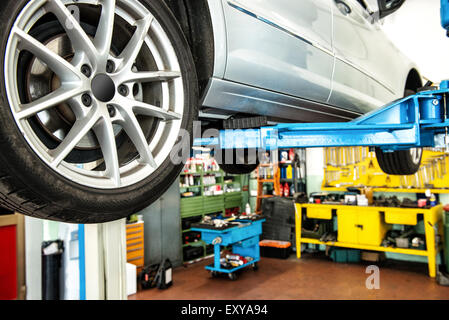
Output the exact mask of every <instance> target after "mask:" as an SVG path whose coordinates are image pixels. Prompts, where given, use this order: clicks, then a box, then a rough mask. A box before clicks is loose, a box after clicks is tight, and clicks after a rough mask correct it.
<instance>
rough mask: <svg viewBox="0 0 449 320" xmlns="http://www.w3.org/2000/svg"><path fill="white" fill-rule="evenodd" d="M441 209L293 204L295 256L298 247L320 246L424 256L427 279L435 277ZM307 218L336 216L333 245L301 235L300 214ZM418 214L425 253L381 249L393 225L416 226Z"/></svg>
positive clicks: (329, 218) (415, 250)
mask: <svg viewBox="0 0 449 320" xmlns="http://www.w3.org/2000/svg"><path fill="white" fill-rule="evenodd" d="M442 213H443V207H442V206H436V207H433V208H431V209H418V208H416V209H415V208H413V209H408V208H383V207H357V206H345V205H326V204H296V253H297V256H298V259H299V258H301V244H302V243H311V244H322V245H327V246H336V247H344V248H353V249H361V250H371V251H383V252H395V253H403V254H410V255H418V256H426V257H427V259H428V266H429V276H430V277H435V275H436V255H437V253H438V252H439V251H440V248H439V247H438V248H437V246H438V244H437V243H435V235H436V232H435V229H434V226H438V227H439V228H438V230H440V232H441V234H442V227H441V221H442V216H443V214H442ZM303 214H305V215H306V217H307V218H313V219H323V220H331V219H332V218H333V215H334V214H335V215H336V216H337V225H338V237H337V241H336V242H322V241H319V240H318V239H311V238H303V237H302V235H301V230H302V228H301V225H302V215H303ZM418 214H422V215H423V219H424V226H425V236H426V250H419V249H408V248H407V249H404V248H395V247H383V246H381V244H382V241H383V239H384V238H385V234H386V232H387V231H388V230H389V229H391V227H392V225H393V224H403V225H416V224H417V223H418Z"/></svg>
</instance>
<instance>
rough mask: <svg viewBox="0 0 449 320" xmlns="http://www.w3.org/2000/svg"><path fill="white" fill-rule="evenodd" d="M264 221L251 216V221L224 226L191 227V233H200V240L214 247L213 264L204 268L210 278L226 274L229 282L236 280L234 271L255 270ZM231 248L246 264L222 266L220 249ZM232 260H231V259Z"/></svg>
mask: <svg viewBox="0 0 449 320" xmlns="http://www.w3.org/2000/svg"><path fill="white" fill-rule="evenodd" d="M264 221H265V219H264V218H263V217H261V216H253V218H252V219H235V220H233V221H231V222H228V223H226V224H224V225H220V226H217V225H216V224H214V223H212V224H210V223H209V224H206V223H198V224H195V225H193V226H192V229H191V230H192V231H197V232H201V239H202V240H203V241H204V242H206V243H207V244H213V245H214V263H213V264H212V265H209V266H206V269H207V270H210V271H211V272H212V276H217V275H218V274H220V273H223V274H227V275H228V277H229V278H230V279H231V280H236V279H237V274H236V273H235V272H236V271H238V270H240V269H243V268H245V267H248V266H252V267H253V269H254V270H257V268H258V266H257V262H259V261H260V248H259V240H260V239H259V237H260V235H261V234H262V223H263V222H264ZM227 246H231V247H232V254H234V255H239V256H241V257H244V258H245V259H246V260H247V261H246V263H243V264H239V265H238V266H232V265H231V266H227V265H225V266H223V265H222V260H221V247H227ZM228 260H229V259H228ZM231 260H232V259H231Z"/></svg>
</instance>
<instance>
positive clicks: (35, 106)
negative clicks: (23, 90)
mask: <svg viewBox="0 0 449 320" xmlns="http://www.w3.org/2000/svg"><path fill="white" fill-rule="evenodd" d="M81 93H82V89H81V88H80V87H78V86H77V87H75V88H70V87H69V86H62V87H60V88H59V89H57V90H56V91H53V92H51V93H49V94H48V95H46V96H44V97H42V98H39V99H37V100H35V101H33V102H30V103H27V104H23V105H21V106H20V111H19V112H17V113H16V117H17V119H19V120H23V119H27V118H29V117H31V116H34V115H35V114H37V113H39V112H41V111H44V110H47V109H49V108H51V107H54V106H56V105H58V104H61V103H63V102H66V101H68V100H70V99H71V98H73V97H75V96H77V95H79V94H81Z"/></svg>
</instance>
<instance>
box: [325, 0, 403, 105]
mask: <svg viewBox="0 0 449 320" xmlns="http://www.w3.org/2000/svg"><path fill="white" fill-rule="evenodd" d="M331 2H332V5H333V30H334V32H333V46H334V53H335V70H334V76H333V90H332V94H331V97H330V99H329V103H330V104H333V105H339V106H345V105H346V106H348V107H349V108H351V109H353V110H356V111H359V112H362V113H365V112H368V111H371V110H372V109H374V108H377V107H379V106H381V105H383V104H385V103H387V102H388V101H392V100H394V99H396V98H399V97H401V96H402V94H403V91H404V88H399V87H398V83H399V81H396V80H397V79H396V78H397V76H395V69H396V68H397V66H398V65H401V63H399V62H398V60H399V59H400V53H399V51H398V50H397V49H396V47H395V46H394V45H393V44H392V43H391V42H390V40H389V39H388V38H387V37H386V35H385V34H384V33H383V31H382V30H381V27H380V25H379V23H378V22H376V21H375V20H374V19H373V18H372V17H371V15H370V13H369V11H368V9H367V7H366V6H365V5H366V3H365V2H364V1H362V0H331ZM401 91H402V92H401Z"/></svg>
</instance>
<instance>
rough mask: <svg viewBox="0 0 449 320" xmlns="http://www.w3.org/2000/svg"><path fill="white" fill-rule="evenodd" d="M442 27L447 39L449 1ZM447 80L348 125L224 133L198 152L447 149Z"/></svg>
mask: <svg viewBox="0 0 449 320" xmlns="http://www.w3.org/2000/svg"><path fill="white" fill-rule="evenodd" d="M441 24H442V26H443V28H444V29H446V30H447V32H448V33H449V0H441ZM448 93H449V80H445V81H443V82H441V84H440V87H439V89H438V90H429V91H423V92H419V93H417V94H415V95H412V96H409V97H406V98H403V99H400V100H398V101H395V102H392V103H390V104H388V105H386V106H385V107H382V108H380V109H378V110H375V111H373V112H371V113H368V114H366V115H363V116H361V117H359V118H357V119H355V120H353V121H351V122H345V123H293V124H291V123H290V124H278V125H276V126H271V127H263V128H260V129H244V130H229V129H228V130H221V131H220V133H219V137H217V138H199V139H195V140H194V146H213V147H217V146H218V147H219V148H220V149H259V150H260V149H261V150H276V149H279V148H313V147H345V146H366V147H380V148H381V149H382V150H383V151H387V152H388V151H396V150H407V149H411V148H418V147H419V148H421V147H446V148H447V149H449V148H448V146H449V140H448V127H449V118H448V115H449V110H448V104H447V102H448V101H447V95H448Z"/></svg>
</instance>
